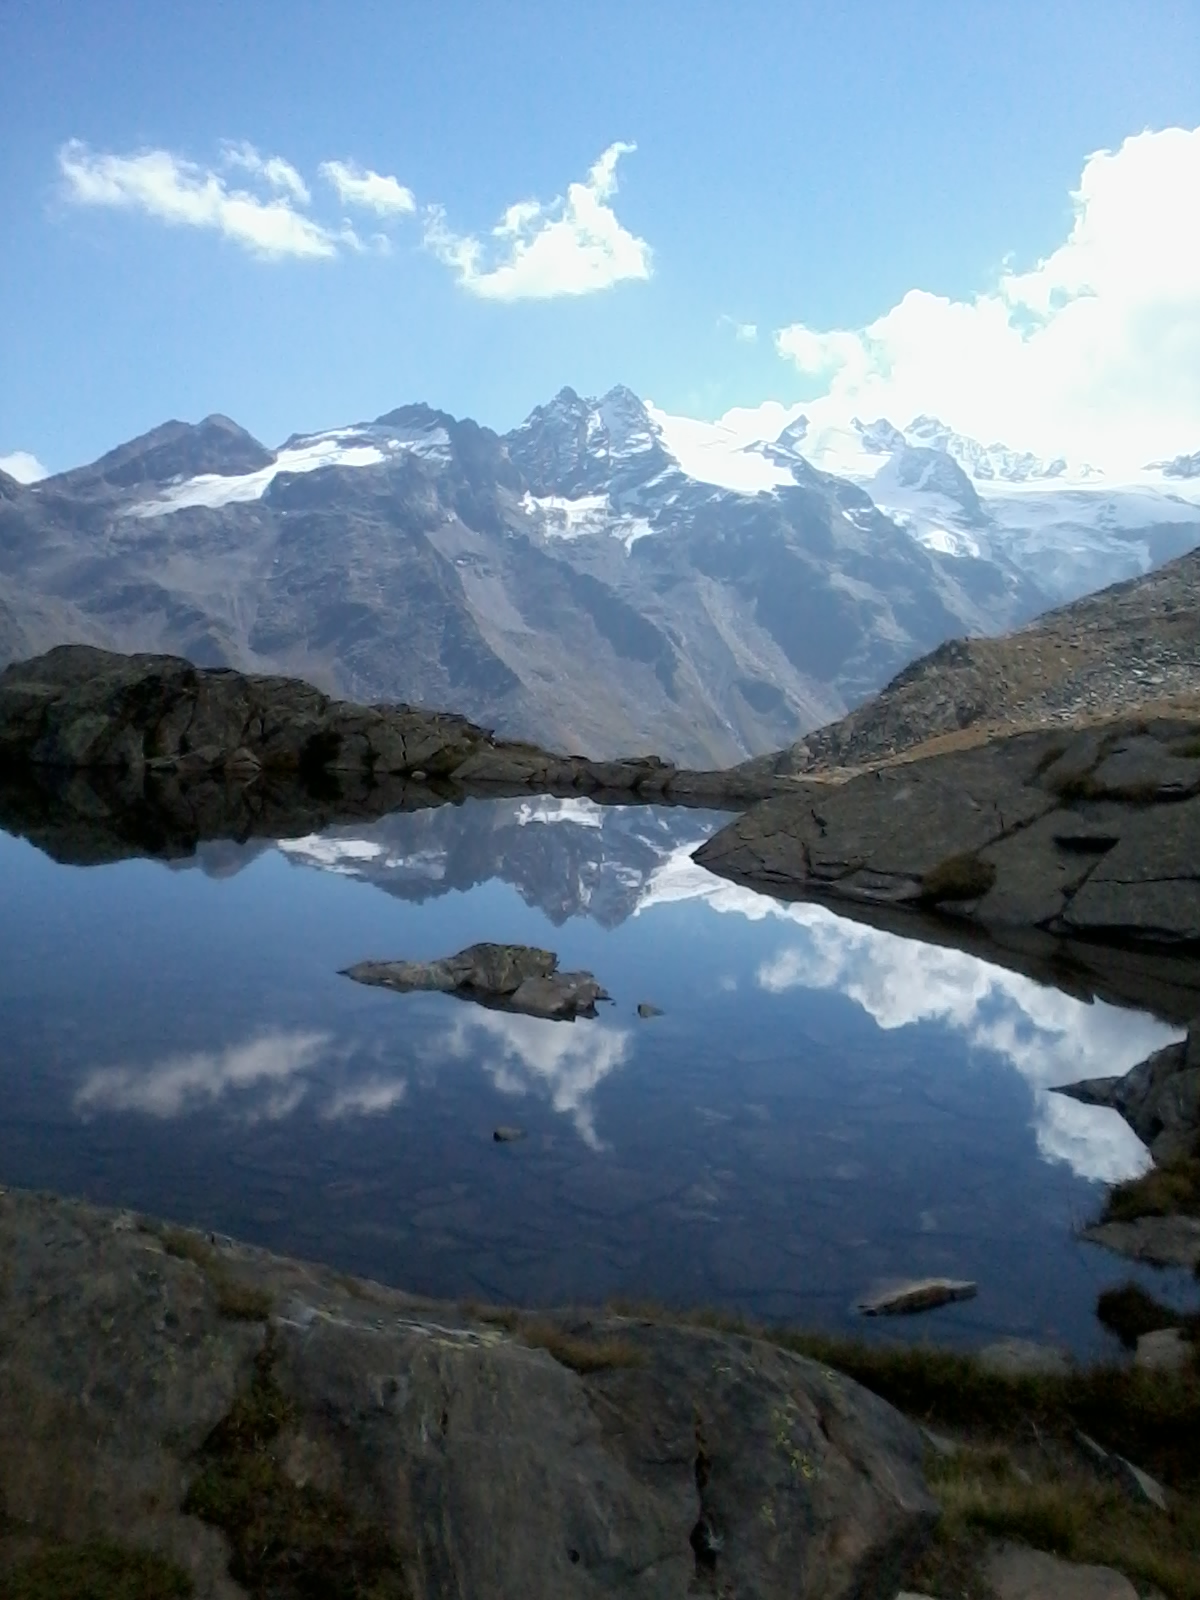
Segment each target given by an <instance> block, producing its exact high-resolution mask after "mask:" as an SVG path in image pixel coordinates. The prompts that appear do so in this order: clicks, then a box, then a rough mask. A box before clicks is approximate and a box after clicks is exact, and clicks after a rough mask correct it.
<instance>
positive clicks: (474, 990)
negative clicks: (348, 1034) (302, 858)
mask: <svg viewBox="0 0 1200 1600" xmlns="http://www.w3.org/2000/svg"><path fill="white" fill-rule="evenodd" d="M557 969H558V957H557V956H556V955H554V954H553V952H552V951H549V950H539V949H537V948H536V947H534V946H532V945H524V944H473V945H470V946H468V948H467V949H465V950H460V951H459V952H458V954H457V955H453V956H446V957H444V958H443V959H441V960H439V961H360V962H358V964H357V965H356V966H353V967H347V968H345V976H346V977H347V978H353V979H354V981H355V982H356V983H366V984H371V985H374V986H375V987H377V988H381V989H395V990H396V991H397V992H398V993H399V994H409V993H411V992H412V991H413V990H415V989H434V990H439V991H440V992H441V993H443V994H453V995H457V996H458V998H459V999H460V1000H474V1001H476V1002H478V1004H480V1005H486V1006H492V1007H494V1008H495V1009H497V1010H502V1011H521V1012H524V1013H525V1014H526V1015H527V1016H530V1017H546V1018H549V1019H551V1020H553V1021H556V1022H572V1021H574V1019H575V1018H576V1017H594V1016H595V1015H596V1001H597V1000H607V999H608V998H609V996H608V995H607V994H606V993H605V992H604V990H603V989H602V988H601V987H600V985H599V984H598V983H597V982H596V980H595V978H593V977H592V975H591V973H590V972H559V971H558V970H557Z"/></svg>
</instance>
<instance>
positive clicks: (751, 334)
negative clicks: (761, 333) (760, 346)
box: [717, 313, 758, 344]
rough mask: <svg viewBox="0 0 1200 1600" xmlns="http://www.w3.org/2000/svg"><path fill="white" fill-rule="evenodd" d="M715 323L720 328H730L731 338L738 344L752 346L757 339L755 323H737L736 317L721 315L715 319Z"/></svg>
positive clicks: (756, 325)
mask: <svg viewBox="0 0 1200 1600" xmlns="http://www.w3.org/2000/svg"><path fill="white" fill-rule="evenodd" d="M717 323H718V325H719V326H720V327H722V328H726V327H728V328H732V329H733V336H734V338H735V339H736V340H738V342H739V343H740V344H754V343H755V342H756V340H757V339H758V323H757V322H739V321H738V320H737V318H736V317H729V316H725V315H724V313H722V315H721V316H719V317H718V318H717Z"/></svg>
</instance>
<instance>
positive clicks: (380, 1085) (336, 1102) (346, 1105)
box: [321, 1078, 408, 1121]
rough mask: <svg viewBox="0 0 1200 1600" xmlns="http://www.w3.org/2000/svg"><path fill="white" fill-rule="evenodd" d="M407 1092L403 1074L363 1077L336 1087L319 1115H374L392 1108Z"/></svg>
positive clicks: (332, 1119)
mask: <svg viewBox="0 0 1200 1600" xmlns="http://www.w3.org/2000/svg"><path fill="white" fill-rule="evenodd" d="M407 1094H408V1081H407V1079H405V1078H367V1079H366V1080H365V1081H364V1082H362V1083H353V1084H349V1085H348V1086H347V1087H346V1088H344V1089H339V1090H338V1091H337V1093H336V1094H335V1095H334V1096H333V1098H332V1099H331V1100H330V1102H329V1104H328V1105H327V1106H326V1107H325V1109H324V1111H323V1112H322V1113H321V1115H322V1116H323V1117H324V1118H325V1119H326V1120H327V1121H336V1120H337V1119H338V1118H340V1117H351V1116H354V1117H377V1116H380V1115H382V1113H384V1112H385V1111H392V1110H394V1109H395V1107H396V1106H398V1105H399V1104H400V1103H401V1101H402V1100H403V1099H404V1098H405V1096H406V1095H407Z"/></svg>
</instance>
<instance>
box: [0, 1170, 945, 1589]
mask: <svg viewBox="0 0 1200 1600" xmlns="http://www.w3.org/2000/svg"><path fill="white" fill-rule="evenodd" d="M0 1284H2V1285H3V1293H2V1294H0V1350H2V1351H3V1365H2V1366H0V1509H2V1510H3V1516H2V1517H0V1587H3V1575H4V1574H5V1573H6V1572H7V1573H15V1574H16V1577H17V1580H18V1582H17V1589H18V1592H24V1591H22V1590H21V1586H20V1579H21V1575H22V1572H23V1571H24V1572H26V1573H27V1572H28V1571H29V1570H30V1564H31V1563H37V1562H38V1561H39V1560H42V1559H43V1554H42V1553H43V1552H45V1551H47V1550H48V1551H50V1552H51V1553H53V1552H55V1551H59V1552H61V1551H62V1550H63V1549H64V1548H66V1549H68V1550H70V1549H74V1550H77V1551H78V1550H80V1549H85V1550H86V1549H94V1548H95V1546H94V1545H90V1546H84V1541H86V1540H95V1539H97V1538H103V1539H105V1540H107V1541H109V1544H108V1546H106V1549H108V1551H109V1557H108V1559H116V1558H114V1557H113V1556H112V1553H111V1552H112V1549H113V1548H114V1547H117V1549H118V1556H119V1553H120V1551H121V1550H124V1551H126V1552H128V1551H130V1550H141V1551H152V1552H156V1553H157V1556H158V1558H159V1559H160V1560H162V1561H169V1562H171V1563H173V1564H174V1567H175V1568H176V1569H182V1571H183V1572H184V1573H186V1574H188V1575H190V1577H191V1579H192V1581H193V1582H194V1585H195V1594H196V1596H197V1600H235V1597H236V1596H239V1595H246V1594H256V1595H267V1594H271V1595H299V1594H300V1593H302V1592H303V1593H314V1594H315V1593H317V1592H320V1593H328V1594H342V1593H347V1594H348V1593H350V1592H351V1591H352V1590H353V1592H355V1593H359V1592H362V1593H366V1592H368V1590H369V1592H370V1593H372V1594H374V1595H379V1596H387V1597H395V1600H401V1597H403V1600H446V1597H448V1596H463V1597H467V1596H470V1597H472V1600H474V1597H485V1596H515V1595H520V1596H522V1597H526V1600H572V1597H575V1596H578V1597H580V1600H584V1597H586V1600H597V1597H600V1596H606V1595H612V1596H618V1595H620V1596H628V1595H635V1594H636V1595H645V1596H647V1597H650V1596H656V1597H662V1600H668V1597H672V1596H678V1597H679V1600H684V1597H685V1596H687V1595H690V1594H697V1593H714V1594H718V1593H736V1594H753V1595H756V1596H759V1597H761V1600H774V1597H778V1600H784V1597H785V1596H786V1597H787V1600H852V1597H853V1600H891V1597H892V1596H893V1595H894V1594H895V1592H896V1590H897V1588H898V1587H899V1586H900V1584H901V1582H902V1581H903V1578H904V1576H905V1574H906V1571H907V1570H909V1569H910V1567H911V1562H912V1560H913V1558H914V1557H915V1556H916V1555H917V1554H918V1553H919V1551H920V1550H921V1548H922V1547H923V1545H924V1544H925V1542H926V1541H927V1540H928V1538H929V1535H930V1533H931V1530H932V1526H933V1523H934V1520H935V1517H936V1506H935V1503H934V1502H933V1500H932V1499H931V1498H930V1495H929V1493H928V1492H927V1490H926V1487H925V1484H924V1480H923V1477H922V1472H921V1441H920V1437H919V1435H918V1433H917V1430H916V1429H915V1428H914V1427H913V1426H912V1425H911V1424H909V1423H908V1422H906V1421H905V1420H904V1419H903V1418H902V1417H900V1416H899V1414H898V1413H897V1412H895V1411H894V1410H892V1408H891V1407H890V1406H888V1405H887V1404H885V1403H884V1402H883V1401H881V1400H879V1399H877V1398H876V1397H874V1396H872V1395H871V1394H869V1393H867V1392H866V1391H865V1390H864V1389H862V1388H860V1387H859V1386H858V1385H857V1384H855V1383H854V1382H852V1381H851V1380H849V1379H846V1378H844V1377H842V1376H840V1375H838V1374H836V1373H834V1372H832V1371H830V1370H829V1369H827V1368H825V1367H823V1366H821V1365H819V1364H817V1363H815V1362H812V1361H810V1360H806V1359H804V1358H802V1357H800V1356H796V1355H792V1354H789V1353H787V1352H785V1351H782V1350H780V1349H777V1348H775V1347H772V1346H769V1345H767V1344H764V1343H760V1342H758V1341H756V1340H753V1339H750V1338H744V1337H741V1336H734V1335H729V1334H721V1333H717V1332H712V1331H708V1330H703V1329H696V1328H680V1327H671V1326H665V1325H660V1324H658V1323H655V1322H650V1321H644V1322H643V1321H638V1320H633V1319H620V1318H601V1319H599V1320H591V1319H588V1318H586V1317H582V1316H567V1315H559V1316H551V1317H543V1318H540V1319H537V1320H536V1321H527V1320H524V1319H521V1318H518V1317H511V1318H506V1317H500V1318H496V1319H493V1320H490V1321H489V1320H481V1319H479V1318H472V1317H471V1316H470V1315H466V1314H464V1313H463V1312H462V1311H461V1310H460V1309H458V1308H456V1307H454V1306H449V1305H433V1304H430V1303H427V1302H421V1301H418V1300H415V1299H413V1298H411V1297H409V1296H406V1295H404V1294H401V1293H399V1292H395V1291H392V1290H388V1289H384V1288H381V1287H380V1286H378V1285H374V1284H365V1283H358V1282H353V1281H350V1280H347V1279H345V1278H343V1277H341V1276H339V1275H337V1274H335V1273H332V1272H329V1271H326V1270H324V1269H322V1268H317V1267H311V1266H305V1265H301V1264H300V1263H297V1262H294V1261H287V1260H283V1259H280V1258H277V1257H272V1256H269V1255H267V1254H266V1253H264V1252H261V1251H256V1250H252V1249H250V1248H248V1247H243V1246H236V1245H233V1244H231V1243H230V1242H228V1241H218V1240H215V1239H212V1238H209V1239H207V1240H206V1239H205V1238H204V1236H202V1235H199V1234H193V1233H188V1232H184V1231H182V1230H178V1229H164V1228H162V1227H160V1226H157V1225H152V1224H147V1223H143V1222H141V1221H139V1220H138V1219H136V1218H134V1217H133V1216H131V1215H129V1214H127V1213H126V1214H115V1213H112V1212H102V1211H98V1210H95V1209H92V1208H90V1207H87V1206H83V1205H77V1204H74V1203H68V1202H62V1201H56V1200H53V1199H52V1198H50V1197H47V1196H36V1195H31V1194H25V1193H18V1192H9V1193H4V1192H2V1191H0ZM81 1559H82V1558H81ZM147 1559H148V1558H147ZM299 1572H303V1573H304V1574H305V1581H306V1583H307V1584H308V1587H306V1588H304V1589H303V1590H302V1589H301V1588H299V1587H297V1574H298V1573H299ZM313 1585H316V1586H315V1587H313ZM38 1592H51V1591H49V1590H39V1591H38ZM123 1592H124V1591H123ZM130 1592H132V1590H130ZM138 1592H149V1591H148V1590H147V1591H143V1590H140V1589H139V1591H138ZM162 1592H171V1593H175V1592H179V1591H177V1590H176V1589H170V1590H167V1589H164V1590H163V1591H162Z"/></svg>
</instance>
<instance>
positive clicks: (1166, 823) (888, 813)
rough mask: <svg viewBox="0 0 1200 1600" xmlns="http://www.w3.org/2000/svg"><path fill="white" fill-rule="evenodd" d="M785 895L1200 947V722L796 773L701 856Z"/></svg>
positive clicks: (1040, 736) (1094, 731) (1024, 740)
mask: <svg viewBox="0 0 1200 1600" xmlns="http://www.w3.org/2000/svg"><path fill="white" fill-rule="evenodd" d="M696 860H697V861H699V862H700V863H701V864H702V865H704V866H706V867H708V868H709V869H710V870H711V871H713V872H717V873H720V874H721V875H723V876H725V877H730V878H734V879H737V880H738V881H741V882H745V883H749V884H751V885H753V886H754V887H756V888H761V889H764V890H766V891H768V892H770V893H773V894H782V895H785V896H788V897H792V898H798V897H808V896H814V897H821V898H826V899H830V900H834V901H838V902H844V903H847V904H848V905H860V906H885V907H905V908H912V909H925V910H931V909H932V910H937V911H939V912H941V913H943V914H947V913H948V914H952V915H953V916H954V917H955V918H956V919H957V920H959V921H963V922H968V923H972V924H974V925H976V926H978V927H982V928H987V929H1040V930H1044V931H1046V932H1049V933H1053V934H1059V935H1068V936H1076V937H1083V938H1087V939H1103V940H1111V941H1116V942H1127V943H1133V944H1143V945H1147V946H1151V947H1154V948H1161V947H1164V946H1165V947H1170V946H1184V947H1186V946H1192V945H1195V944H1196V943H1197V942H1198V941H1200V718H1198V719H1196V720H1190V719H1181V718H1164V719H1158V720H1153V721H1149V722H1141V721H1139V722H1134V721H1126V720H1119V721H1113V722H1109V723H1106V724H1103V725H1101V726H1098V727H1094V728H1088V729H1085V730H1082V731H1074V732H1068V733H1054V732H1049V731H1047V732H1039V733H1028V734H1016V735H1012V736H1010V737H1008V738H998V739H996V740H994V741H992V742H990V743H987V744H981V745H974V746H971V747H969V748H967V749H961V750H951V751H947V752H945V753H943V754H940V755H931V756H927V757H924V758H922V759H918V760H913V761H907V762H898V763H895V764H893V765H890V766H886V767H878V768H875V769H874V770H872V771H867V772H862V773H859V774H858V775H857V776H855V777H852V778H850V779H849V780H848V781H846V782H844V783H840V784H831V783H819V782H805V783H801V784H799V785H798V786H797V787H796V789H795V790H794V792H792V793H789V794H787V795H785V796H782V797H780V798H776V799H773V800H769V801H767V802H766V803H764V804H763V805H760V806H757V807H755V808H754V809H752V810H751V811H749V812H747V813H746V814H745V815H744V816H742V817H739V818H738V819H737V820H736V821H734V822H732V823H731V824H730V825H729V826H728V827H726V828H725V829H723V830H722V831H721V832H720V833H718V834H717V835H715V837H713V838H712V839H710V840H708V841H707V842H706V843H705V844H704V845H702V846H701V848H700V849H699V850H698V851H697V852H696Z"/></svg>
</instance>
